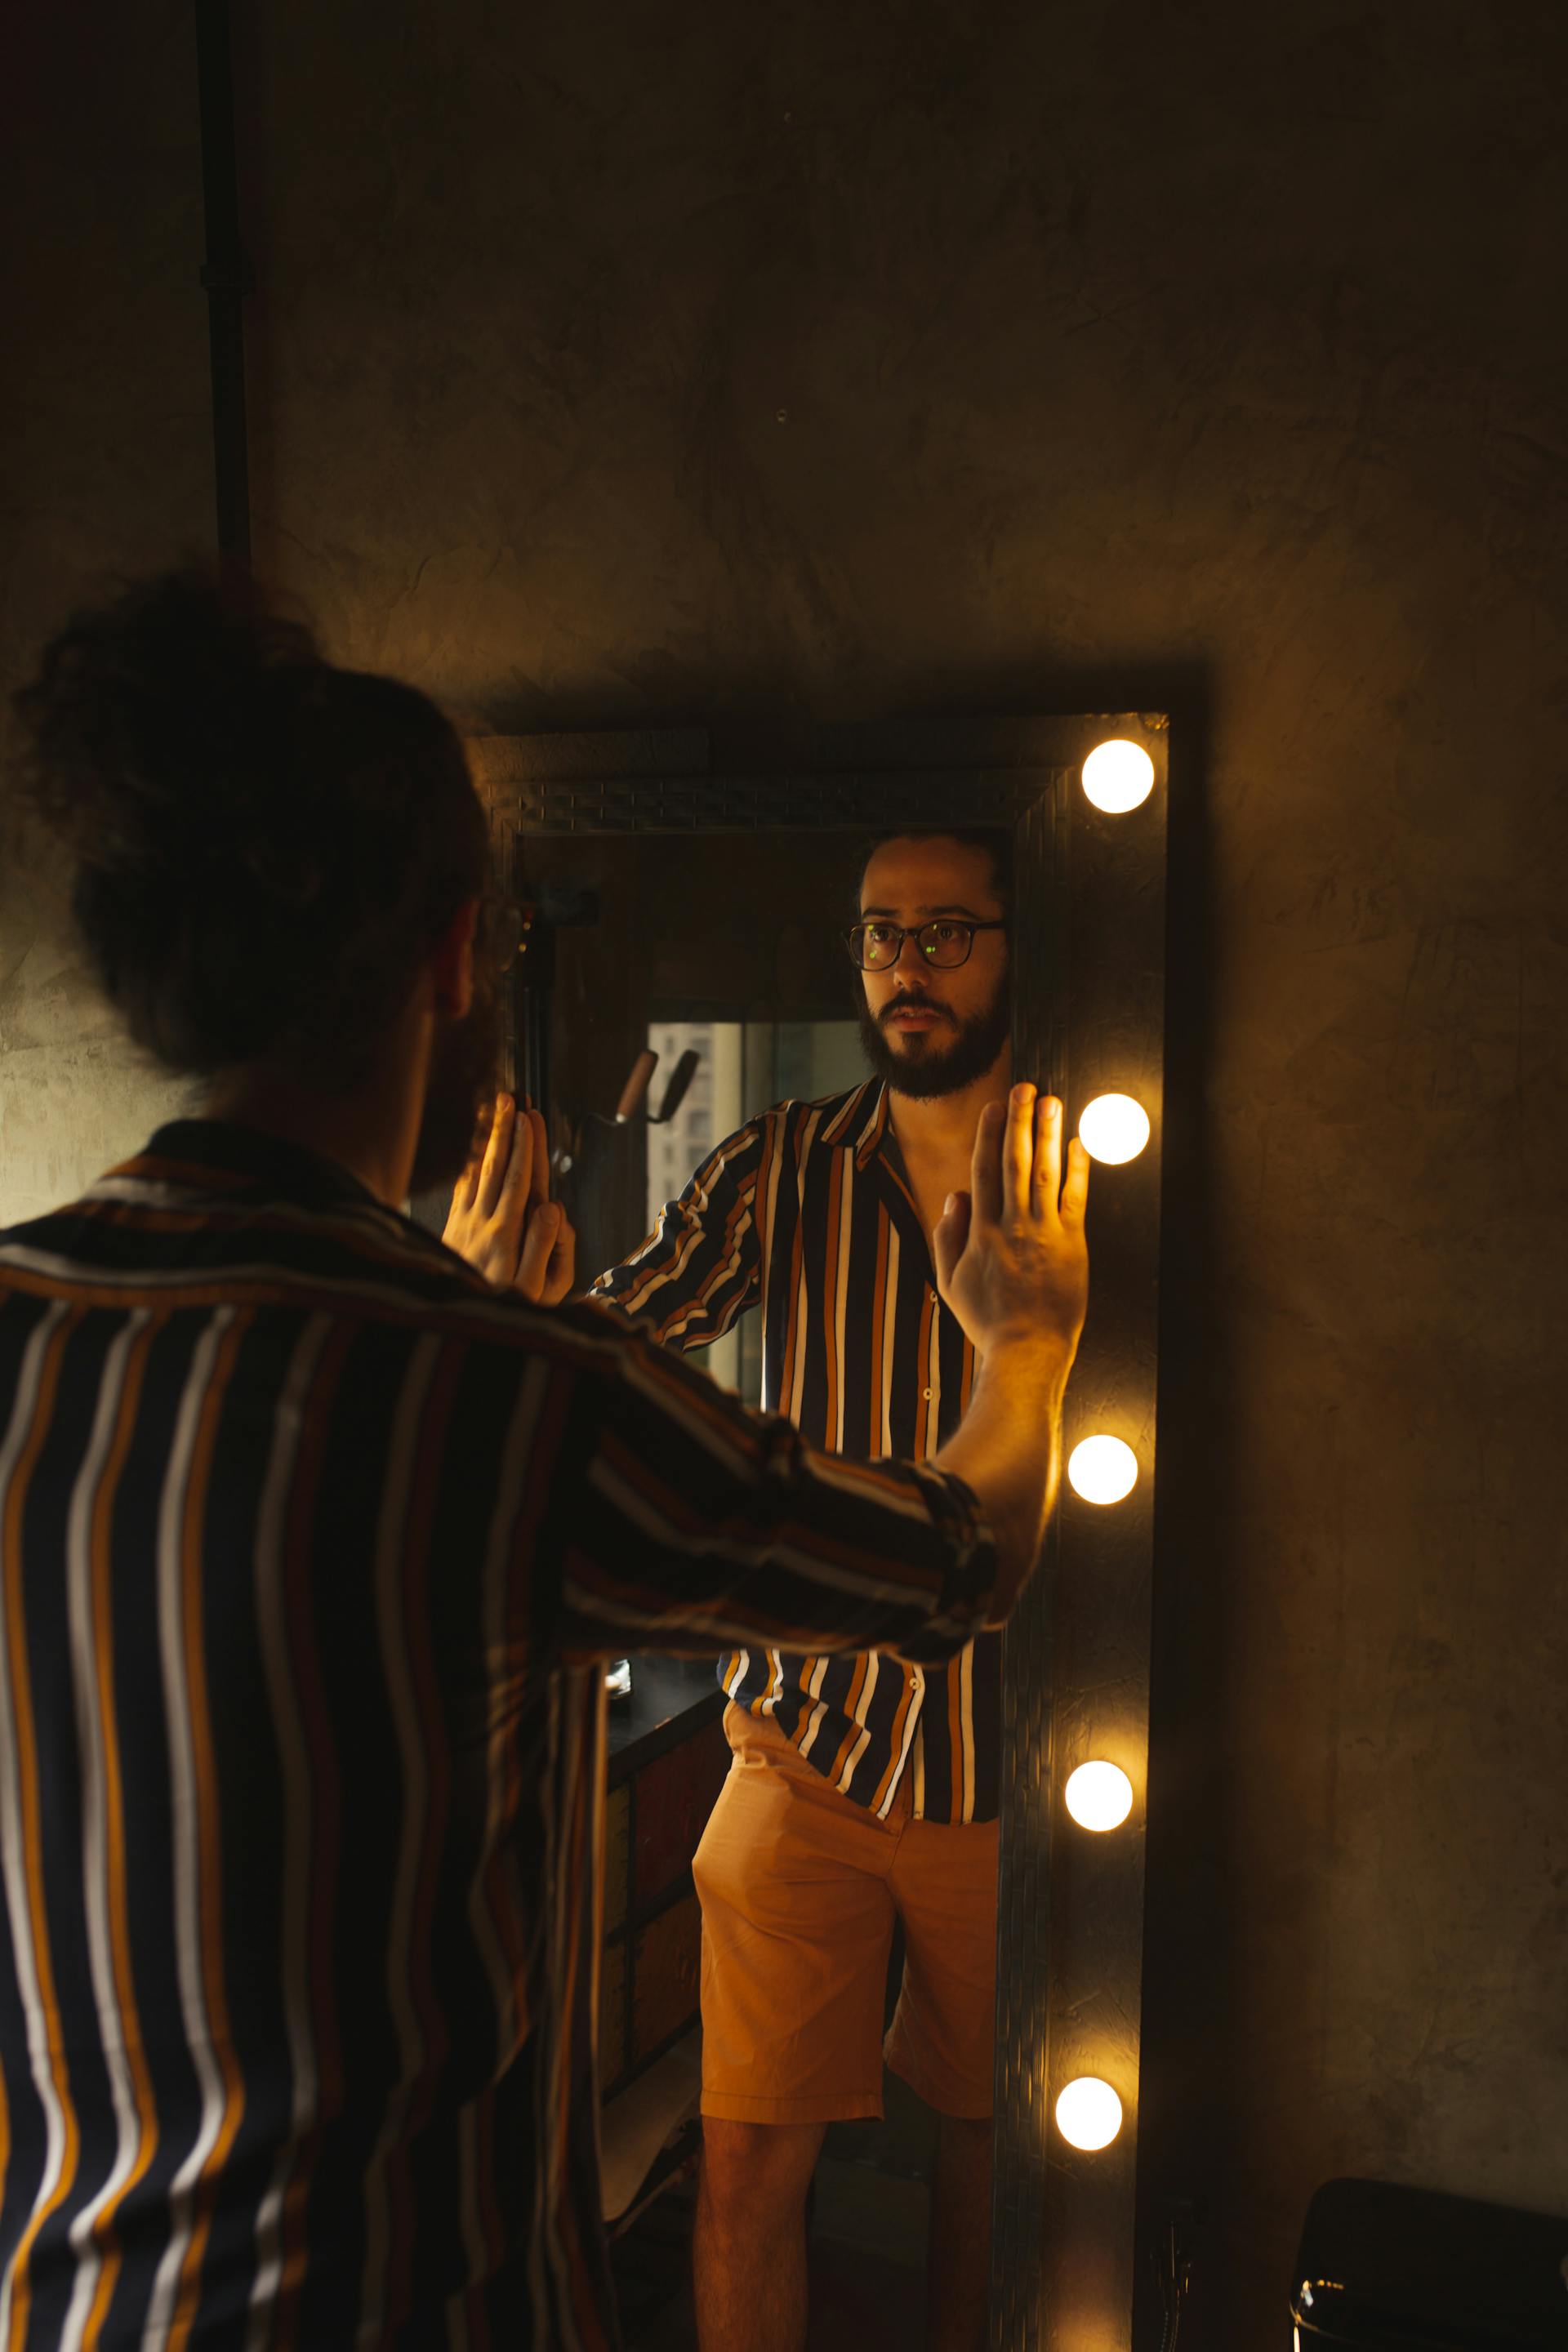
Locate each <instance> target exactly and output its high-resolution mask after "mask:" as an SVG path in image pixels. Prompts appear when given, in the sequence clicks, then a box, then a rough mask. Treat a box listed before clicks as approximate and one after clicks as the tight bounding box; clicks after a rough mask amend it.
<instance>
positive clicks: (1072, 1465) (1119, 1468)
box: [1068, 1436, 1138, 1503]
mask: <svg viewBox="0 0 1568 2352" xmlns="http://www.w3.org/2000/svg"><path fill="white" fill-rule="evenodd" d="M1068 1484H1069V1486H1071V1487H1072V1490H1073V1493H1074V1494H1075V1495H1081V1496H1083V1499H1084V1501H1085V1502H1086V1503H1120V1502H1121V1500H1122V1499H1123V1498H1124V1496H1128V1495H1130V1494H1131V1492H1132V1489H1133V1487H1134V1486H1136V1485H1137V1484H1138V1456H1137V1455H1136V1454H1134V1453H1133V1451H1132V1448H1131V1446H1130V1445H1123V1444H1122V1443H1121V1438H1120V1437H1104V1436H1101V1437H1086V1438H1084V1439H1083V1440H1082V1442H1081V1444H1078V1445H1075V1446H1074V1447H1073V1450H1072V1452H1071V1454H1069V1455H1068Z"/></svg>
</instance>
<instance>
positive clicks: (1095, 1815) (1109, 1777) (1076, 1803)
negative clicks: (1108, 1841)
mask: <svg viewBox="0 0 1568 2352" xmlns="http://www.w3.org/2000/svg"><path fill="white" fill-rule="evenodd" d="M1062 1801H1063V1802H1064V1803H1065V1804H1066V1806H1067V1809H1068V1812H1069V1813H1070V1814H1071V1815H1072V1817H1073V1819H1074V1821H1075V1822H1077V1823H1078V1825H1079V1829H1084V1830H1118V1829H1120V1828H1121V1824H1122V1822H1124V1821H1125V1820H1126V1819H1127V1816H1128V1814H1129V1813H1130V1812H1131V1811H1132V1783H1131V1780H1129V1779H1128V1777H1127V1775H1126V1773H1125V1772H1124V1771H1123V1770H1122V1769H1121V1766H1120V1764H1107V1763H1105V1762H1103V1761H1102V1760H1101V1759H1099V1758H1096V1759H1095V1760H1094V1761H1093V1762H1092V1763H1089V1764H1080V1765H1079V1768H1078V1770H1077V1771H1076V1772H1074V1773H1072V1774H1071V1775H1070V1776H1069V1777H1068V1784H1067V1787H1066V1788H1065V1789H1064V1790H1063V1791H1062Z"/></svg>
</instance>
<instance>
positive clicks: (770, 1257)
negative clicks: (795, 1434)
mask: <svg viewBox="0 0 1568 2352" xmlns="http://www.w3.org/2000/svg"><path fill="white" fill-rule="evenodd" d="M595 1296H598V1297H607V1298H611V1299H613V1300H614V1301H615V1303H616V1306H617V1307H621V1308H622V1309H623V1310H624V1311H625V1312H626V1314H628V1315H631V1316H634V1317H635V1318H637V1321H638V1322H639V1323H640V1324H641V1325H642V1327H643V1328H645V1329H646V1330H648V1331H650V1332H652V1333H653V1334H654V1335H655V1336H656V1337H657V1338H658V1339H661V1340H663V1341H664V1342H665V1343H666V1344H667V1345H668V1346H670V1347H675V1348H682V1349H685V1348H700V1347H705V1346H706V1345H707V1344H708V1343H709V1342H710V1340H713V1339H718V1338H720V1337H721V1334H722V1333H723V1332H725V1331H727V1330H728V1329H729V1328H730V1327H731V1324H732V1323H733V1322H734V1320H735V1318H736V1317H737V1316H739V1315H742V1314H743V1313H744V1312H745V1310H746V1309H747V1308H748V1307H759V1308H760V1309H761V1311H762V1317H763V1404H764V1405H765V1406H766V1407H767V1408H768V1409H769V1410H770V1411H772V1412H784V1413H787V1414H788V1415H789V1418H790V1419H791V1420H792V1421H793V1422H794V1423H795V1426H796V1428H797V1429H799V1430H801V1431H802V1432H804V1433H805V1436H807V1437H808V1438H810V1439H811V1440H812V1442H813V1443H814V1444H818V1445H826V1446H830V1447H831V1448H832V1449H833V1451H834V1452H835V1453H837V1454H849V1455H850V1456H852V1457H855V1458H858V1459H866V1458H868V1457H871V1456H875V1455H888V1454H891V1455H897V1456H900V1457H909V1458H911V1459H913V1460H917V1461H921V1460H924V1459H926V1458H927V1457H928V1456H929V1455H931V1454H934V1453H935V1452H936V1450H937V1447H938V1446H939V1445H940V1444H942V1443H943V1442H944V1440H946V1439H947V1438H949V1437H951V1436H952V1433H953V1431H954V1430H955V1429H956V1428H957V1426H958V1423H959V1421H960V1419H961V1417H962V1415H963V1409H964V1407H965V1405H966V1404H967V1403H968V1402H969V1391H970V1389H971V1387H972V1385H973V1379H974V1351H973V1348H972V1347H971V1346H970V1343H969V1341H968V1340H967V1339H965V1337H964V1334H963V1328H961V1326H960V1324H959V1322H958V1318H957V1317H956V1316H954V1315H953V1314H952V1312H951V1311H950V1309H949V1308H947V1307H944V1306H943V1305H942V1301H941V1299H940V1298H939V1297H938V1295H937V1288H936V1278H935V1275H934V1273H933V1271H932V1267H931V1250H930V1246H929V1244H928V1243H927V1240H926V1235H925V1229H924V1227H923V1226H922V1225H921V1221H920V1216H919V1213H918V1212H917V1211H916V1208H915V1203H914V1196H913V1194H912V1193H911V1192H910V1186H909V1182H908V1179H907V1177H906V1174H905V1171H904V1167H903V1162H902V1159H901V1156H900V1151H899V1146H898V1141H897V1139H896V1137H895V1136H894V1134H893V1130H892V1128H891V1126H890V1124H889V1118H888V1092H887V1088H886V1087H884V1086H882V1085H881V1084H880V1083H879V1081H877V1080H875V1079H871V1080H868V1081H867V1083H866V1084H865V1085H863V1086H860V1087H855V1088H854V1089H853V1090H852V1091H851V1092H849V1093H848V1094H844V1095H836V1096H833V1097H830V1098H829V1099H828V1100H827V1101H825V1102H815V1103H800V1102H786V1103H781V1104H779V1106H778V1107H777V1108H775V1109H773V1110H770V1111H767V1112H765V1113H764V1114H763V1117H762V1118H755V1119H752V1121H751V1122H750V1124H749V1125H747V1126H745V1127H743V1128H742V1129H740V1130H739V1131H738V1132H737V1133H736V1134H734V1135H732V1136H731V1137H730V1139H729V1140H728V1141H727V1142H725V1143H721V1145H720V1146H719V1148H718V1150H716V1151H715V1152H714V1153H713V1154H712V1156H711V1157H710V1159H709V1160H707V1161H706V1162H705V1163H704V1165H703V1166H702V1167H700V1169H699V1170H698V1171H697V1173H696V1175H695V1176H694V1177H693V1178H692V1180H691V1181H690V1183H689V1185H688V1186H687V1188H686V1190H685V1192H683V1193H682V1194H681V1196H680V1198H679V1201H673V1202H670V1203H669V1205H668V1208H666V1209H665V1211H664V1212H663V1213H662V1215H661V1216H660V1218H659V1221H658V1226H657V1228H656V1229H655V1231H654V1232H653V1233H652V1234H650V1235H649V1237H648V1239H647V1241H646V1242H645V1243H644V1244H643V1245H642V1247H641V1249H640V1250H638V1251H637V1254H636V1255H635V1256H634V1257H631V1258H629V1259H628V1260H627V1261H626V1264H625V1265H620V1266H616V1267H615V1268H613V1269H612V1270H611V1271H610V1272H609V1273H607V1274H605V1275H603V1276H601V1277H600V1279H599V1281H598V1282H597V1283H596V1284H595ZM1001 1653H1002V1644H1001V1636H1000V1635H999V1634H995V1633H987V1634H983V1635H982V1636H981V1637H980V1638H979V1639H977V1640H976V1641H974V1642H973V1643H969V1644H967V1645H966V1646H965V1647H964V1649H963V1651H962V1652H961V1653H960V1654H959V1655H958V1656H957V1657H956V1658H955V1659H954V1660H953V1661H952V1663H951V1664H947V1665H942V1666H936V1667H932V1666H931V1665H930V1664H919V1663H917V1662H916V1661H915V1660H913V1659H912V1658H909V1657H898V1656H895V1655H893V1654H891V1653H890V1652H889V1651H888V1650H883V1651H881V1652H864V1653H862V1654H861V1655H859V1656H858V1657H846V1656H845V1655H843V1654H842V1653H840V1652H837V1651H835V1652H834V1653H833V1654H827V1653H826V1652H822V1651H813V1650H808V1651H805V1652H802V1651H798V1650H784V1649H771V1648H770V1649H763V1648H759V1647H756V1646H753V1645H752V1644H747V1645H746V1646H744V1647H739V1648H736V1649H734V1650H732V1651H731V1653H730V1654H728V1655H727V1656H726V1657H725V1658H723V1659H722V1660H721V1664H720V1675H721V1680H722V1682H723V1684H724V1687H725V1689H726V1690H727V1691H728V1692H729V1694H730V1696H731V1698H732V1699H733V1700H735V1702H736V1703H737V1705H739V1706H749V1707H750V1708H751V1710H752V1713H753V1714H757V1715H769V1716H771V1717H773V1721H774V1722H775V1723H776V1724H777V1725H778V1727H779V1728H780V1729H781V1730H783V1731H785V1732H787V1733H788V1735H789V1737H790V1738H792V1739H793V1740H794V1742H795V1746H796V1747H797V1748H799V1750H800V1752H801V1754H802V1755H803V1756H804V1757H805V1759H806V1760H807V1761H808V1762H809V1763H811V1764H813V1765H814V1766H815V1767H816V1769H817V1771H819V1772H820V1773H821V1774H822V1775H823V1777H824V1779H825V1780H828V1781H830V1782H831V1783H832V1784H833V1786H834V1787H835V1788H837V1789H839V1790H842V1791H843V1792H844V1794H845V1795H846V1796H848V1797H851V1798H853V1799H854V1800H855V1801H857V1802H858V1803H859V1804H863V1805H867V1806H869V1807H871V1808H872V1809H873V1810H874V1811H878V1812H879V1813H886V1812H887V1811H888V1809H889V1806H890V1805H891V1803H892V1801H893V1795H894V1791H895V1790H897V1788H898V1786H899V1783H900V1780H901V1779H902V1778H903V1776H904V1774H905V1773H906V1772H909V1773H912V1775H913V1780H914V1785H913V1791H912V1795H913V1804H914V1811H916V1813H918V1814H922V1815H924V1816H926V1817H927V1818H928V1819H930V1820H932V1821H938V1822H986V1821H993V1820H994V1819H995V1816H996V1813H997V1811H998V1809H999V1804H1000V1789H999V1752H998V1738H999V1726H1000V1718H1001Z"/></svg>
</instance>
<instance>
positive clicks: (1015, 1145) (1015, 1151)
mask: <svg viewBox="0 0 1568 2352" xmlns="http://www.w3.org/2000/svg"><path fill="white" fill-rule="evenodd" d="M1035 1093H1036V1089H1035V1087H1034V1086H1033V1084H1032V1083H1031V1081H1030V1080H1029V1079H1027V1078H1024V1079H1022V1080H1020V1082H1019V1084H1018V1085H1017V1086H1016V1087H1014V1088H1013V1091H1012V1093H1011V1094H1010V1095H1009V1096H1008V1097H1007V1125H1006V1129H1005V1133H1004V1136H1003V1139H1002V1213H1003V1214H1004V1216H1005V1217H1006V1218H1007V1219H1008V1220H1009V1222H1016V1221H1017V1220H1019V1219H1021V1218H1024V1217H1027V1216H1028V1215H1029V1213H1030V1212H1031V1211H1032V1209H1033V1207H1034V1196H1033V1191H1032V1178H1033V1175H1034V1168H1035Z"/></svg>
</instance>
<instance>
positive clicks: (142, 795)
mask: <svg viewBox="0 0 1568 2352" xmlns="http://www.w3.org/2000/svg"><path fill="white" fill-rule="evenodd" d="M320 668H321V656H320V655H319V654H318V652H317V649H316V645H315V641H314V639H313V638H312V636H311V635H310V631H309V630H308V629H307V628H305V627H303V626H302V625H300V624H299V623H298V622H293V621H289V620H284V619H280V618H279V617H278V616H276V615H275V614H262V613H259V612H258V611H257V610H256V609H255V608H254V605H253V603H252V600H251V598H250V596H249V594H248V593H246V592H245V591H243V590H241V589H239V588H233V589H231V588H226V587H222V586H220V585H219V584H218V583H217V582H216V581H215V580H212V579H210V578H207V577H205V576H204V575H203V574H202V573H200V572H175V573H172V574H170V575H168V576H166V577H165V578H163V579H160V580H156V581H153V582H151V583H148V584H147V585H146V586H144V587H139V588H133V589H132V590H130V591H129V592H127V593H125V594H124V595H122V596H121V597H120V598H118V599H117V600H116V602H115V603H113V604H110V605H108V606H107V607H105V608H104V609H103V610H101V611H100V612H98V613H94V614H87V615H84V616H81V617H79V618H78V619H77V620H75V621H74V622H72V623H71V624H70V625H68V627H67V628H66V629H65V630H64V631H63V632H62V633H61V635H59V636H58V637H57V638H56V639H55V641H54V643H53V644H52V645H51V646H50V647H49V650H48V653H47V656H46V657H45V660H44V664H43V667H42V668H41V670H40V672H39V675H38V677H37V680H36V682H35V683H34V684H33V685H32V686H30V687H29V688H26V690H25V691H24V692H23V693H22V694H21V695H19V696H18V698H17V707H18V709H19V711H20V713H21V716H22V718H23V720H24V723H25V725H26V728H27V730H28V731H29V733H30V734H31V737H32V740H33V747H34V752H35V767H36V776H37V781H36V783H35V787H34V793H33V798H34V800H35V802H36V803H37V806H38V807H39V809H40V812H41V814H43V815H44V816H45V817H46V819H47V821H48V822H49V823H50V824H52V825H53V827H54V829H55V830H56V831H57V832H58V834H59V835H61V836H62V837H63V838H64V840H65V841H66V843H67V844H68V846H69V848H70V850H71V851H72V853H73V855H74V856H76V857H77V858H78V859H79V861H80V863H81V864H82V865H83V866H87V867H89V868H96V869H97V870H99V871H100V872H103V873H121V874H124V875H127V876H130V875H146V874H150V873H152V872H154V871H158V872H162V873H163V874H165V875H174V874H177V873H178V872H179V871H180V870H181V869H182V868H183V869H184V870H186V871H189V870H190V868H191V867H192V866H195V865H199V864H202V863H204V862H206V861H207V860H208V859H209V858H211V857H213V856H218V857H220V858H221V857H222V856H225V855H226V854H227V852H228V850H229V849H230V848H231V847H232V845H234V844H235V842H236V839H237V837H238V838H241V839H243V838H244V837H245V835H247V833H249V832H252V831H253V830H254V817H255V814H256V812H257V810H258V804H264V803H265V802H266V801H267V799H268V797H269V796H270V795H271V793H273V792H274V791H275V790H276V788H277V784H278V782H279V771H280V769H281V770H282V771H283V772H285V773H286V772H287V765H288V763H287V761H286V760H280V759H279V754H280V753H281V752H282V751H283V748H284V747H283V742H282V740H281V737H282V733H283V730H282V729H281V728H280V726H279V723H278V722H279V719H280V718H281V716H282V713H283V710H284V709H285V708H286V707H287V705H289V703H291V702H292V701H293V700H294V698H295V693H296V692H297V688H298V683H299V681H300V679H301V678H303V677H310V676H312V675H314V674H316V673H317V672H319V670H320ZM247 706H248V709H247V720H248V723H247V726H246V727H245V728H244V729H242V730H237V729H236V726H235V713H236V710H237V708H246V707H247Z"/></svg>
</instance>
